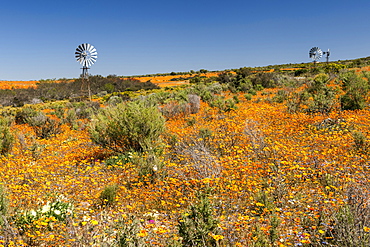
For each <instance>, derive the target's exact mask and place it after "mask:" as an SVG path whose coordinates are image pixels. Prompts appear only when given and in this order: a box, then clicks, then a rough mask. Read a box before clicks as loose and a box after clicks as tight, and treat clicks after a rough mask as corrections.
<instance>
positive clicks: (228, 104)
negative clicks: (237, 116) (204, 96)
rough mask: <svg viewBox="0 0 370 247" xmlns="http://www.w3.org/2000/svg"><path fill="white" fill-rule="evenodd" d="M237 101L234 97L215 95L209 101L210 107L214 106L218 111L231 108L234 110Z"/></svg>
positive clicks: (230, 109)
mask: <svg viewBox="0 0 370 247" xmlns="http://www.w3.org/2000/svg"><path fill="white" fill-rule="evenodd" d="M236 104H237V102H235V100H234V99H225V98H224V97H222V96H215V99H214V100H213V101H211V102H210V104H209V105H210V106H211V107H216V108H218V109H219V110H220V111H224V112H228V111H232V110H236V109H237V108H238V107H237V106H236Z"/></svg>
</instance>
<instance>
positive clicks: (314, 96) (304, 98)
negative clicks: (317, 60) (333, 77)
mask: <svg viewBox="0 0 370 247" xmlns="http://www.w3.org/2000/svg"><path fill="white" fill-rule="evenodd" d="M329 80H330V78H329V76H328V75H327V74H324V73H321V74H318V75H316V76H315V78H314V79H313V80H312V81H310V82H309V83H307V88H306V89H305V90H303V91H302V92H299V93H295V92H294V93H292V94H291V95H290V97H289V99H288V100H287V106H288V109H289V111H291V112H296V111H301V112H307V113H325V114H326V113H329V112H331V111H332V110H333V109H334V108H335V106H336V105H337V103H338V102H337V100H336V94H337V93H338V91H337V90H336V89H335V88H333V87H329V86H328V85H327V84H328V82H329Z"/></svg>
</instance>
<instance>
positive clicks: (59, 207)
mask: <svg viewBox="0 0 370 247" xmlns="http://www.w3.org/2000/svg"><path fill="white" fill-rule="evenodd" d="M73 210H74V206H73V204H72V203H71V202H69V201H68V200H67V199H66V198H65V197H64V196H62V195H59V196H56V197H55V198H53V200H52V201H47V202H46V204H45V205H43V206H41V207H39V208H38V209H31V210H25V211H22V212H21V213H19V214H18V215H17V216H16V219H15V222H16V224H17V225H18V227H20V228H24V227H26V225H29V226H30V225H32V224H33V222H35V221H37V220H39V219H41V218H49V217H54V218H55V219H56V220H58V221H66V219H67V218H68V217H72V216H73Z"/></svg>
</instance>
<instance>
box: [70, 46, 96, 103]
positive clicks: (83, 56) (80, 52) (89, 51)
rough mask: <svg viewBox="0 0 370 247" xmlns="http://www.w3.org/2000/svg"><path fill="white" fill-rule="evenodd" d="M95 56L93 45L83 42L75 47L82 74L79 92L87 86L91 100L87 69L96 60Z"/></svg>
mask: <svg viewBox="0 0 370 247" xmlns="http://www.w3.org/2000/svg"><path fill="white" fill-rule="evenodd" d="M97 57H98V53H97V52H96V49H95V47H94V46H93V45H90V44H88V43H83V44H81V45H79V46H78V47H77V48H76V52H75V58H76V59H77V62H79V63H80V64H81V65H82V74H81V75H80V77H81V80H82V83H81V92H83V91H84V88H85V87H86V86H87V90H88V93H89V99H90V101H91V90H90V82H89V72H88V70H89V69H90V68H89V67H90V66H91V65H93V64H94V63H95V62H96V58H97ZM85 84H87V85H85Z"/></svg>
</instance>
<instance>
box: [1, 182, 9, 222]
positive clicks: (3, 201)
mask: <svg viewBox="0 0 370 247" xmlns="http://www.w3.org/2000/svg"><path fill="white" fill-rule="evenodd" d="M8 208H9V200H8V198H7V195H6V192H5V189H4V186H3V185H1V184H0V226H1V225H3V223H4V219H3V217H5V216H6V215H7V213H8Z"/></svg>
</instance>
